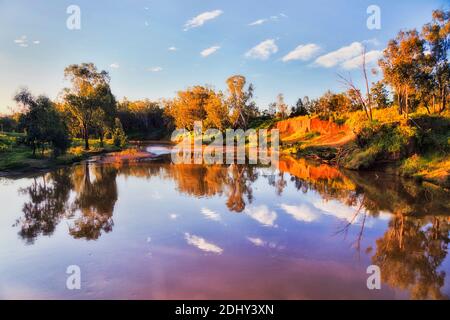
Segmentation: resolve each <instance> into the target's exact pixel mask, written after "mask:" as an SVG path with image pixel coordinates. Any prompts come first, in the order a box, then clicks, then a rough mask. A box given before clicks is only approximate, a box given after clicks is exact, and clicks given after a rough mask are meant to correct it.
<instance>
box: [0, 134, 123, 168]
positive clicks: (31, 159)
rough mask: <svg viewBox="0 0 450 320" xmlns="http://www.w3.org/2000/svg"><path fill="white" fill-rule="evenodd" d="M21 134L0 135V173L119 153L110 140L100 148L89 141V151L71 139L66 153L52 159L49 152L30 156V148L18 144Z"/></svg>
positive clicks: (95, 142) (64, 163)
mask: <svg viewBox="0 0 450 320" xmlns="http://www.w3.org/2000/svg"><path fill="white" fill-rule="evenodd" d="M22 136H23V135H22V134H18V133H0V172H2V173H8V172H11V171H14V172H23V171H33V170H41V169H48V168H52V167H55V166H59V165H67V164H71V163H74V162H78V161H81V160H83V159H87V158H89V157H91V156H93V155H98V154H102V153H107V152H113V151H119V150H120V148H118V147H116V146H114V145H113V142H112V140H105V141H104V144H103V146H101V143H100V140H95V139H92V140H90V150H88V151H86V150H84V141H83V140H81V139H73V140H72V142H71V146H70V148H69V149H68V150H67V153H66V154H64V155H61V156H58V157H56V158H55V157H53V156H52V154H51V152H50V151H49V150H48V151H45V152H44V153H43V154H42V153H41V152H38V153H36V155H35V156H33V154H32V150H31V148H29V147H27V146H25V145H24V144H21V143H20V138H21V137H22Z"/></svg>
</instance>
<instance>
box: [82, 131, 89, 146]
mask: <svg viewBox="0 0 450 320" xmlns="http://www.w3.org/2000/svg"><path fill="white" fill-rule="evenodd" d="M83 131H84V150H89V131H88V126H87V125H84V130H83Z"/></svg>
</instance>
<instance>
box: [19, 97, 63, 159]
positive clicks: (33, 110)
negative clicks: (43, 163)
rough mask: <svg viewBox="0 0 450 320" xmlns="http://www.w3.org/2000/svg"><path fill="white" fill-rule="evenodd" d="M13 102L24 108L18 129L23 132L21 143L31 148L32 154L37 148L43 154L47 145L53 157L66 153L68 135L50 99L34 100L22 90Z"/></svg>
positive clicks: (39, 98)
mask: <svg viewBox="0 0 450 320" xmlns="http://www.w3.org/2000/svg"><path fill="white" fill-rule="evenodd" d="M15 100H16V101H17V102H18V103H21V104H22V105H23V106H24V107H26V111H25V112H24V113H23V114H21V116H20V119H19V128H20V129H23V130H24V132H25V137H24V140H23V142H24V143H25V144H26V145H28V146H30V147H31V148H32V151H33V154H35V153H36V149H37V148H40V149H41V150H42V153H44V151H45V148H46V146H47V145H50V147H51V148H52V150H53V153H54V155H55V156H57V155H59V154H62V153H64V152H66V150H67V148H68V147H69V144H70V142H69V134H68V131H67V128H66V126H65V124H64V122H63V120H62V118H61V116H60V115H59V113H58V112H57V110H56V109H55V106H54V104H53V103H52V102H51V101H50V99H49V98H47V97H45V96H39V97H37V98H35V97H33V96H32V95H31V93H30V92H28V91H27V90H25V89H24V90H22V91H20V92H19V93H18V94H17V95H16V96H15Z"/></svg>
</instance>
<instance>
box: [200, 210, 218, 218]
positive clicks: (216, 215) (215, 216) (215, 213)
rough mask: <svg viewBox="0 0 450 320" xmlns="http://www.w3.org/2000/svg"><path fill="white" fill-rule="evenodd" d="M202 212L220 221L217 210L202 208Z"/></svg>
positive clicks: (207, 216)
mask: <svg viewBox="0 0 450 320" xmlns="http://www.w3.org/2000/svg"><path fill="white" fill-rule="evenodd" d="M201 211H202V214H203V215H204V216H205V217H206V218H207V219H210V220H214V221H220V215H219V214H218V213H217V212H214V211H212V210H210V209H208V208H202V210H201Z"/></svg>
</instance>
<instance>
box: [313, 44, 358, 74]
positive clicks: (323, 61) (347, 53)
mask: <svg viewBox="0 0 450 320" xmlns="http://www.w3.org/2000/svg"><path fill="white" fill-rule="evenodd" d="M363 48H364V47H363V45H362V44H361V43H360V42H353V43H352V44H351V45H349V46H346V47H342V48H340V49H338V50H336V51H332V52H330V53H327V54H325V55H323V56H320V57H318V58H317V59H316V64H318V65H320V66H322V67H325V68H331V67H334V66H336V65H338V64H341V63H343V62H345V61H347V60H350V59H352V58H354V57H356V56H358V55H360V54H361V53H362V51H363Z"/></svg>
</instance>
